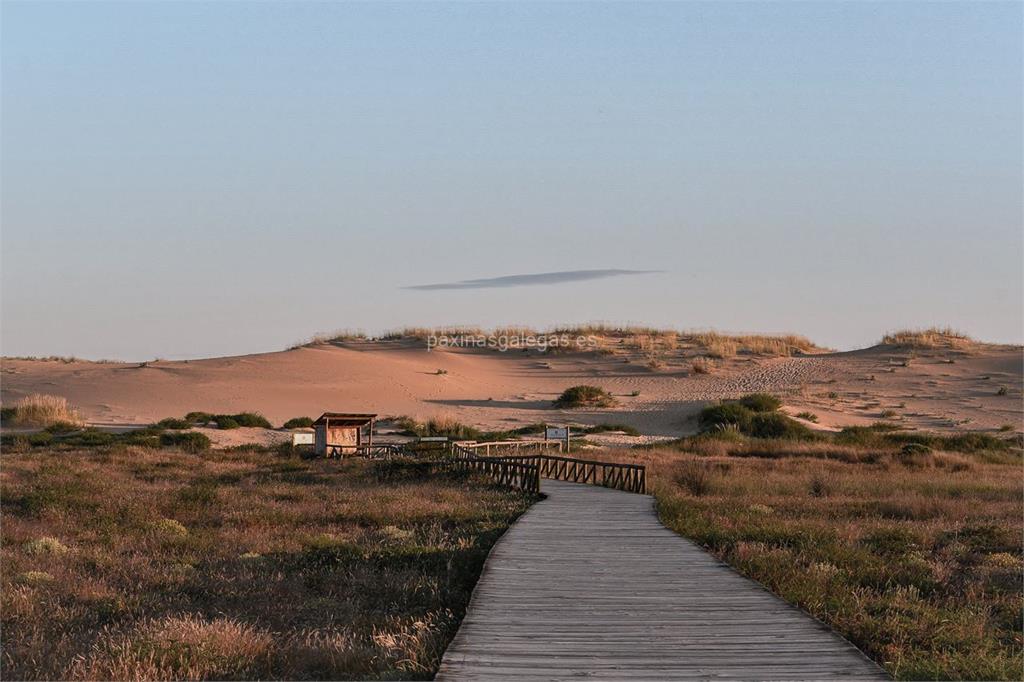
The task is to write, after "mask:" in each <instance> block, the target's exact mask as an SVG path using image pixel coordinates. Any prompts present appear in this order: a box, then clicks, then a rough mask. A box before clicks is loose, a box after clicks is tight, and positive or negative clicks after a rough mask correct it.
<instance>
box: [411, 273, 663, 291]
mask: <svg viewBox="0 0 1024 682" xmlns="http://www.w3.org/2000/svg"><path fill="white" fill-rule="evenodd" d="M654 272H661V270H615V269H607V270H565V271H562V272H541V273H537V274H535V275H506V276H504V277H489V278H486V279H464V280H462V281H461V282H444V283H441V284H417V285H415V286H410V287H403V288H405V289H417V290H419V291H441V290H446V289H447V290H451V289H507V288H509V287H530V286H538V285H542V284H566V283H568V282H586V281H588V280H592V279H607V278H608V277H623V276H626V275H647V274H650V273H654Z"/></svg>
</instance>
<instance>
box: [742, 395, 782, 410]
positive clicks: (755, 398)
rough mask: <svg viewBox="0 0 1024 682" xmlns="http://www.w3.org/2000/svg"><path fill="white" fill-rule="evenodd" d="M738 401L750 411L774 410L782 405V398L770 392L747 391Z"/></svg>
mask: <svg viewBox="0 0 1024 682" xmlns="http://www.w3.org/2000/svg"><path fill="white" fill-rule="evenodd" d="M738 402H739V404H740V405H742V406H743V407H745V408H747V409H748V410H750V411H751V412H774V411H775V410H777V409H779V408H780V407H782V400H781V399H780V398H778V397H777V396H774V395H771V394H770V393H749V394H747V395H745V396H743V397H742V398H740V399H739V401H738Z"/></svg>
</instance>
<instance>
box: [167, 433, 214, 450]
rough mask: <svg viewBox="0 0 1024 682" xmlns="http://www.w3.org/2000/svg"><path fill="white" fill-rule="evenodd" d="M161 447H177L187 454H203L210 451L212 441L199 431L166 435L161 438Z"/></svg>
mask: <svg viewBox="0 0 1024 682" xmlns="http://www.w3.org/2000/svg"><path fill="white" fill-rule="evenodd" d="M160 445H162V446H164V447H177V448H181V449H182V450H184V451H185V452H192V453H196V452H202V451H204V450H209V449H210V445H211V443H210V439H209V438H207V437H206V435H204V434H202V433H199V432H198V431H186V432H184V433H165V434H162V435H161V436H160Z"/></svg>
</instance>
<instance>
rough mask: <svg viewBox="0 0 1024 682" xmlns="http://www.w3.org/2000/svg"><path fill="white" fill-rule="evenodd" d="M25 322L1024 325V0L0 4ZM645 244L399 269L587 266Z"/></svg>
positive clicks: (104, 330)
mask: <svg viewBox="0 0 1024 682" xmlns="http://www.w3.org/2000/svg"><path fill="white" fill-rule="evenodd" d="M2 24H3V25H2V44H3V47H2V58H3V72H2V75H3V90H2V95H3V101H2V116H3V117H2V182H3V185H2V200H3V204H2V252H3V253H2V267H3V271H2V285H3V287H2V288H3V291H2V305H3V307H2V323H3V325H2V343H3V348H2V351H3V353H5V354H8V355H22V354H39V355H43V354H76V355H79V356H84V357H94V358H95V357H118V358H129V359H147V358H151V357H154V356H161V357H198V356H204V355H212V354H234V353H243V352H252V351H259V350H273V349H278V348H281V347H283V346H286V345H288V344H289V343H291V342H294V341H297V340H300V339H301V338H303V337H305V336H309V335H311V334H313V333H315V332H318V331H326V330H332V329H338V328H361V329H364V330H366V331H369V332H375V331H380V330H384V329H388V328H393V327H398V326H402V325H423V324H438V325H440V324H456V323H465V324H483V325H491V324H506V323H530V324H534V325H546V324H553V323H563V322H577V321H587V320H609V321H617V322H642V323H650V324H658V325H671V326H676V327H680V328H696V327H702V328H703V327H716V328H719V329H723V330H731V331H768V332H773V331H794V332H798V333H803V334H806V335H808V336H810V337H812V338H813V339H815V340H817V341H819V342H821V343H825V344H830V345H833V346H836V347H840V348H849V347H854V346H860V345H866V344H868V343H871V342H872V341H874V340H876V339H877V338H878V337H879V336H880V335H881V334H882V333H883V332H885V331H886V330H890V329H893V328H895V327H903V326H920V325H928V324H949V325H953V326H955V327H958V328H961V329H963V330H964V331H967V332H969V333H971V334H974V335H977V336H979V337H982V338H985V339H990V340H1001V341H1020V340H1021V338H1022V294H1021V290H1022V249H1024V246H1022V224H1021V223H1022V202H1024V197H1022V190H1021V186H1022V149H1024V146H1022V133H1021V130H1022V104H1021V102H1022V96H1021V89H1022V75H1021V69H1022V46H1021V25H1022V5H1021V4H1020V3H1017V2H1010V3H1001V4H1000V3H985V2H971V3H966V2H965V3H949V2H947V3H912V2H899V3H897V2H891V3H862V2H858V3H853V2H850V3H839V2H831V3H821V4H813V3H783V2H778V3H766V4H753V3H743V4H725V3H707V4H704V3H696V2H685V3H672V4H669V3H666V4H633V3H620V4H607V5H600V4H582V3H576V4H530V5H527V4H468V3H464V4H417V5H408V4H343V3H315V4H314V3H309V4H299V3H287V4H285V3H243V2H218V3H198V2H189V3H171V2H163V3H144V2H129V3H118V4H115V3H111V4H103V3H89V2H79V3H73V4H60V3H50V2H47V3H41V2H40V3H24V4H23V3H16V2H3V4H2ZM616 269H621V270H659V271H663V272H660V273H652V274H645V275H642V276H641V275H638V276H621V277H619V276H617V277H604V278H599V279H598V278H591V279H584V280H579V279H573V278H572V277H570V278H568V280H569V281H564V282H561V283H554V284H547V285H543V284H541V285H535V286H523V287H502V288H476V287H468V288H457V289H453V290H417V289H409V288H407V287H413V286H417V285H424V284H437V283H448V282H461V281H465V280H477V279H486V278H494V277H505V276H513V275H528V274H535V273H551V272H559V271H568V270H616Z"/></svg>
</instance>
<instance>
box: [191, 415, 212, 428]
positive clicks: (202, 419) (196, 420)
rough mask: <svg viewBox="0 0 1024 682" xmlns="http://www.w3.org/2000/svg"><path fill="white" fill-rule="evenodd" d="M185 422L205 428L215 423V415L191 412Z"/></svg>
mask: <svg viewBox="0 0 1024 682" xmlns="http://www.w3.org/2000/svg"><path fill="white" fill-rule="evenodd" d="M185 421H187V422H191V423H193V424H198V425H199V426H204V425H206V424H209V423H210V422H212V421H213V414H211V413H209V412H189V413H188V414H186V415H185Z"/></svg>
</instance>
